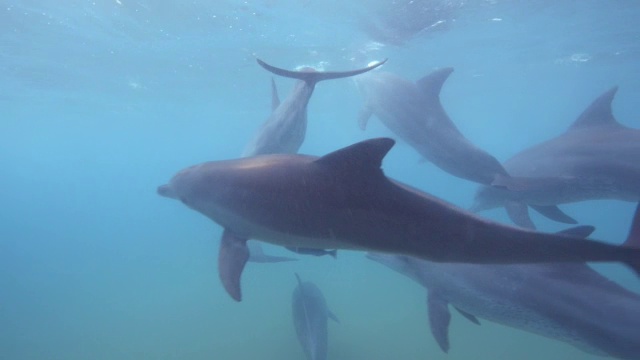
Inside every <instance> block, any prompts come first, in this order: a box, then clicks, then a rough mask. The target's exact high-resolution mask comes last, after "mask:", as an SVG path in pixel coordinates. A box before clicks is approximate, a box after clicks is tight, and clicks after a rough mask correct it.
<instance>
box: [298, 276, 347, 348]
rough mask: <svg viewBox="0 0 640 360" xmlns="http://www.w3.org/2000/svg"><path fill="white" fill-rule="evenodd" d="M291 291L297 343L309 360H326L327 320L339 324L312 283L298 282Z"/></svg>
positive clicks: (327, 341)
mask: <svg viewBox="0 0 640 360" xmlns="http://www.w3.org/2000/svg"><path fill="white" fill-rule="evenodd" d="M296 279H297V280H298V286H296V288H295V289H294V290H293V295H292V297H291V309H292V315H293V325H294V327H295V329H296V335H297V336H298V341H299V342H300V345H301V346H302V350H303V351H304V354H305V356H306V357H307V359H309V360H326V359H327V347H328V343H329V336H328V330H327V319H332V320H334V321H335V322H339V321H338V318H337V317H336V316H335V315H334V314H333V313H332V312H331V311H330V310H329V308H328V307H327V302H326V300H325V298H324V295H322V292H321V291H320V289H319V288H318V287H317V286H316V285H315V284H314V283H312V282H309V281H305V282H303V281H302V280H300V276H298V274H296Z"/></svg>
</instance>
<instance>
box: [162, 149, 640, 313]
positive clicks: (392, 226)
mask: <svg viewBox="0 0 640 360" xmlns="http://www.w3.org/2000/svg"><path fill="white" fill-rule="evenodd" d="M394 143H395V142H394V141H393V140H392V139H387V138H380V139H372V140H367V141H363V142H360V143H356V144H354V145H351V146H348V147H346V148H343V149H340V150H337V151H334V152H332V153H330V154H327V155H325V156H323V157H320V158H317V157H313V156H304V155H283V154H279V155H263V156H255V157H251V158H243V159H236V160H226V161H213V162H207V163H203V164H199V165H195V166H191V167H189V168H186V169H184V170H182V171H180V172H178V173H177V174H176V175H175V176H174V177H173V178H172V179H171V181H170V182H169V184H167V185H163V186H160V187H159V188H158V190H157V191H158V193H159V194H160V195H162V196H166V197H171V198H177V199H180V200H181V201H182V202H183V203H184V204H185V205H187V206H188V207H190V208H191V209H193V210H196V211H198V212H200V213H202V214H203V215H205V216H207V217H209V218H210V219H211V220H213V221H215V222H216V223H218V224H220V225H221V226H222V227H223V228H224V232H223V235H222V241H221V244H220V252H219V257H218V270H219V274H220V279H221V280H222V284H223V285H224V287H225V289H226V290H227V292H228V293H229V294H230V295H231V297H232V298H233V299H235V300H236V301H240V299H241V291H240V276H241V274H242V270H243V268H244V266H245V263H246V261H247V259H248V257H249V251H248V249H247V245H246V242H247V239H259V240H263V241H267V242H270V243H273V244H278V245H283V246H294V247H295V246H298V247H304V248H317V249H354V250H371V251H380V252H388V253H396V254H404V255H413V256H417V257H420V258H422V259H425V260H432V261H441V262H468V263H496V264H500V263H504V264H514V263H544V262H585V261H620V262H623V263H625V264H627V265H629V266H630V267H632V268H633V270H634V271H636V272H637V273H640V249H631V248H626V247H621V246H614V245H609V244H605V243H600V242H596V241H589V240H584V239H579V238H572V237H570V236H564V235H556V234H544V233H539V232H535V231H531V230H526V229H521V228H517V227H511V226H507V225H503V224H499V223H496V222H491V221H489V220H486V219H483V218H481V217H479V216H476V215H474V214H472V213H470V212H468V211H465V210H463V209H460V208H457V207H455V206H453V205H451V204H449V203H446V202H444V201H442V200H440V199H437V198H435V197H433V196H431V195H428V194H425V193H423V192H421V191H419V190H416V189H413V188H410V187H409V186H407V185H403V184H400V183H398V182H396V181H393V180H391V179H389V178H387V177H385V176H384V173H383V172H382V169H380V166H381V163H382V159H383V158H384V156H385V155H386V154H387V152H388V151H389V150H390V149H391V147H393V144H394Z"/></svg>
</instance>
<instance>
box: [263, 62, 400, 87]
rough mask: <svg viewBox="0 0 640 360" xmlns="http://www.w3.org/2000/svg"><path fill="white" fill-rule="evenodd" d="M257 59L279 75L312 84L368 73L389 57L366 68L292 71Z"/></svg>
mask: <svg viewBox="0 0 640 360" xmlns="http://www.w3.org/2000/svg"><path fill="white" fill-rule="evenodd" d="M256 61H257V62H258V64H259V65H260V66H262V67H263V68H264V69H265V70H267V71H269V72H271V73H273V74H276V75H279V76H284V77H288V78H292V79H298V80H302V81H304V82H306V83H308V84H311V85H315V84H316V83H318V82H320V81H323V80H330V79H339V78H345V77H350V76H355V75H360V74H363V73H366V72H367V71H371V70H373V69H375V68H377V67H378V66H381V65H382V64H384V63H385V62H387V59H384V60H382V61H379V62H377V63H375V64H373V65H369V66H367V67H365V68H361V69H356V70H349V71H313V70H311V71H292V70H287V69H282V68H279V67H275V66H273V65H269V64H267V63H266V62H264V61H262V60H260V59H256Z"/></svg>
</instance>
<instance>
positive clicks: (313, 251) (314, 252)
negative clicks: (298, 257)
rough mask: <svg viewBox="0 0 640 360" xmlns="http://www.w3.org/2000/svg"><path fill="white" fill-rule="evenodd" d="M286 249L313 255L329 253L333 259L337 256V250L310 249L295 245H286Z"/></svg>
mask: <svg viewBox="0 0 640 360" xmlns="http://www.w3.org/2000/svg"><path fill="white" fill-rule="evenodd" d="M287 250H289V251H293V252H294V253H296V254H302V255H313V256H324V255H329V256H331V257H332V258H334V259H337V258H338V250H336V249H333V250H326V249H312V248H303V247H297V246H287Z"/></svg>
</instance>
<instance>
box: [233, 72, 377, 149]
mask: <svg viewBox="0 0 640 360" xmlns="http://www.w3.org/2000/svg"><path fill="white" fill-rule="evenodd" d="M257 61H258V64H260V66H262V67H263V68H265V69H266V70H268V71H270V72H272V73H273V74H276V75H280V76H284V77H289V78H293V79H298V80H299V81H297V82H296V84H295V86H294V88H293V91H292V92H291V94H290V95H289V97H287V98H286V99H285V100H284V101H283V102H280V99H279V96H278V91H277V89H276V86H275V82H274V81H273V79H271V91H272V92H271V93H272V96H271V107H272V112H271V116H269V118H268V119H267V120H266V121H265V122H264V123H263V124H262V126H261V127H260V128H259V129H258V131H257V133H256V134H255V136H254V138H253V139H252V140H251V141H250V142H249V144H248V146H247V147H246V149H245V150H244V153H243V156H255V155H264V154H295V153H296V152H298V149H300V146H302V142H303V141H304V137H305V133H306V131H307V105H308V104H309V100H310V99H311V95H312V94H313V90H314V89H315V86H316V84H317V83H318V82H320V81H323V80H329V79H339V78H345V77H349V76H354V75H358V74H362V73H365V72H367V71H370V70H373V69H375V68H377V67H378V66H381V65H382V64H384V63H385V62H386V61H387V60H384V61H381V62H378V63H376V64H373V65H370V66H368V67H365V68H362V69H358V70H351V71H342V72H331V71H323V72H318V71H315V70H314V69H312V68H305V69H304V70H303V71H289V70H285V69H280V68H277V67H275V66H271V65H269V64H267V63H265V62H264V61H262V60H260V59H257Z"/></svg>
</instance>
